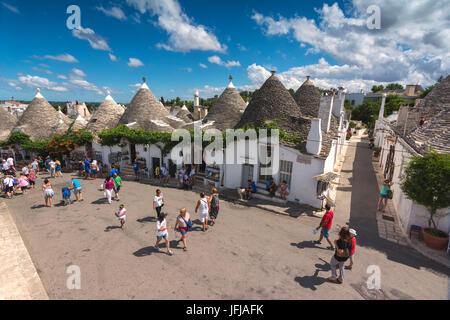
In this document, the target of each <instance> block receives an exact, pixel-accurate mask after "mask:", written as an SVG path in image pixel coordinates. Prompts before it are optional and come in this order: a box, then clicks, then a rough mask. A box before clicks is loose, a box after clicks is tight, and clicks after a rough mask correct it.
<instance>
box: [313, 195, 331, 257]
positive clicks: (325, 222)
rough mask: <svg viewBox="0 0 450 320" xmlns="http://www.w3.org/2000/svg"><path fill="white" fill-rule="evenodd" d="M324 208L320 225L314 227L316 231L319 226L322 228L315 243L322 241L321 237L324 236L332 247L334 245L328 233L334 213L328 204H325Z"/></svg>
mask: <svg viewBox="0 0 450 320" xmlns="http://www.w3.org/2000/svg"><path fill="white" fill-rule="evenodd" d="M325 210H326V211H325V214H324V215H323V217H322V220H321V221H320V225H319V226H318V227H317V228H316V230H317V231H318V230H319V229H320V228H322V230H321V231H320V237H319V240H318V241H316V243H317V244H320V243H321V242H322V239H323V237H325V239H327V241H328V243H329V244H330V249H334V246H333V243H332V242H331V240H330V234H329V232H330V229H331V225H332V223H333V217H334V213H333V211H331V207H330V205H329V204H326V205H325Z"/></svg>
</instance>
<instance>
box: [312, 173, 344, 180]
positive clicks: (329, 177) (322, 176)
mask: <svg viewBox="0 0 450 320" xmlns="http://www.w3.org/2000/svg"><path fill="white" fill-rule="evenodd" d="M339 177H340V175H339V174H337V173H334V172H327V173H323V174H319V175H318V176H315V177H313V178H314V179H316V180H317V181H324V182H330V181H333V180H335V179H337V178H339Z"/></svg>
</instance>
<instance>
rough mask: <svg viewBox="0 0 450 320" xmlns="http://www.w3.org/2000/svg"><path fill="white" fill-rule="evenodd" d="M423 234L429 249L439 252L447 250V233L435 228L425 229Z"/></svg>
mask: <svg viewBox="0 0 450 320" xmlns="http://www.w3.org/2000/svg"><path fill="white" fill-rule="evenodd" d="M422 234H423V241H424V242H425V244H426V245H427V246H428V247H430V248H432V249H437V250H441V249H444V248H447V245H448V235H447V234H446V233H445V232H443V231H441V230H438V229H433V228H424V229H422Z"/></svg>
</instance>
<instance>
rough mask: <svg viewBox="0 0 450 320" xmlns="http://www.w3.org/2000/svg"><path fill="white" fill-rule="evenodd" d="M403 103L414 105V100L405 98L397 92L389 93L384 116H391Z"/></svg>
mask: <svg viewBox="0 0 450 320" xmlns="http://www.w3.org/2000/svg"><path fill="white" fill-rule="evenodd" d="M402 104H403V105H411V106H414V101H411V100H407V99H404V98H402V97H400V96H398V95H395V94H390V95H388V96H387V97H386V104H385V105H384V116H385V117H387V116H390V115H391V114H392V113H393V112H394V111H398V110H399V109H400V105H402ZM380 107H381V105H380Z"/></svg>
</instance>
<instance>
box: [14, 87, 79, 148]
mask: <svg viewBox="0 0 450 320" xmlns="http://www.w3.org/2000/svg"><path fill="white" fill-rule="evenodd" d="M70 123H71V121H70V120H69V119H68V118H67V117H66V116H65V115H60V114H59V113H58V111H56V110H55V108H53V107H52V106H51V105H50V103H48V101H47V100H46V99H45V98H44V97H43V96H42V94H41V93H40V90H39V89H38V92H37V94H36V97H35V98H34V99H33V101H31V103H30V105H29V106H28V107H27V109H26V110H25V112H24V113H23V115H22V117H21V118H20V121H19V123H18V125H17V127H16V128H15V130H18V131H21V132H23V133H25V134H27V135H28V136H29V137H30V138H31V140H33V141H36V140H47V139H49V138H50V137H52V136H53V135H54V134H55V133H62V132H64V131H66V130H67V129H68V127H69V125H70Z"/></svg>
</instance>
